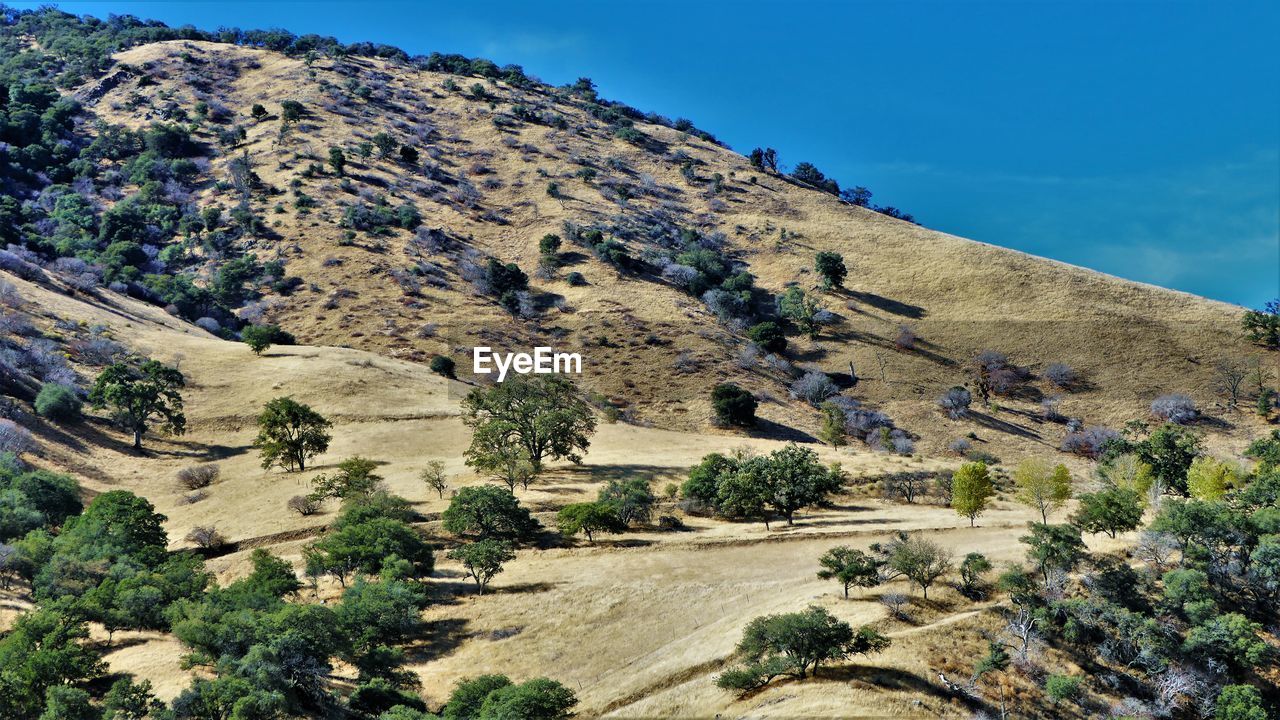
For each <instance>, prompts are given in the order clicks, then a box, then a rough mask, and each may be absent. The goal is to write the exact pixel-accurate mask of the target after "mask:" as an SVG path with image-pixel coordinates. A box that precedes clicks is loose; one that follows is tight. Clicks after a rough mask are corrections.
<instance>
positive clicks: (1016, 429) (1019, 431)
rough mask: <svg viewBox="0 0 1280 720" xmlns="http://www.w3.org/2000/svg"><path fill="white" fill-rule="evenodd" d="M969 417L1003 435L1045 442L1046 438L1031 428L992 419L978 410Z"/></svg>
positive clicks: (971, 411) (971, 412) (970, 412)
mask: <svg viewBox="0 0 1280 720" xmlns="http://www.w3.org/2000/svg"><path fill="white" fill-rule="evenodd" d="M967 417H968V418H970V419H971V420H973V421H974V422H975V423H977V424H979V425H981V426H982V427H985V428H988V429H991V430H996V431H998V432H1002V433H1008V434H1010V435H1016V436H1018V437H1024V438H1029V439H1031V440H1044V438H1043V437H1042V436H1041V435H1040V433H1038V432H1036V431H1034V430H1031V429H1030V428H1025V427H1023V426H1021V425H1015V424H1014V423H1011V422H1008V421H1007V420H1001V419H999V418H996V417H992V416H990V415H987V414H986V413H981V412H978V411H976V410H970V411H969V413H968V415H967Z"/></svg>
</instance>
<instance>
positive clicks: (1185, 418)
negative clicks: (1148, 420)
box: [1151, 393, 1199, 425]
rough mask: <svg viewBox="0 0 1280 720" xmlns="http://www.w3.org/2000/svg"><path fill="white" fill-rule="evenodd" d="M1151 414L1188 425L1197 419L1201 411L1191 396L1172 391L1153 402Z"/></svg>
mask: <svg viewBox="0 0 1280 720" xmlns="http://www.w3.org/2000/svg"><path fill="white" fill-rule="evenodd" d="M1151 414H1152V415H1155V416H1156V417H1158V418H1160V419H1161V420H1165V421H1167V422H1171V423H1177V424H1178V425H1186V424H1187V423H1189V422H1191V421H1193V420H1195V419H1196V416H1197V415H1199V412H1198V411H1197V410H1196V403H1195V401H1194V400H1192V399H1191V398H1189V397H1187V396H1186V395H1182V394H1180V393H1170V394H1168V395H1161V396H1160V397H1158V398H1156V399H1155V400H1153V401H1152V402H1151Z"/></svg>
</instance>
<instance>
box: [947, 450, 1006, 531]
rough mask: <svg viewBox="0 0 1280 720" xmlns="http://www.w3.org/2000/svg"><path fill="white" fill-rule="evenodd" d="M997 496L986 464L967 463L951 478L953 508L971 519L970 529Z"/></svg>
mask: <svg viewBox="0 0 1280 720" xmlns="http://www.w3.org/2000/svg"><path fill="white" fill-rule="evenodd" d="M995 494H996V489H995V485H993V484H992V483H991V473H990V472H988V470H987V465H986V463H982V462H971V463H965V464H964V465H961V466H960V468H959V469H958V470H956V471H955V473H954V474H953V475H952V476H951V507H952V509H954V510H955V511H956V512H957V513H959V514H960V515H963V516H964V517H967V518H969V527H973V526H974V522H975V521H976V520H977V518H978V516H979V515H981V514H982V513H983V512H984V511H985V510H986V509H987V505H988V504H990V502H991V498H993V497H995Z"/></svg>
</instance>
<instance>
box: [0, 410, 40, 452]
mask: <svg viewBox="0 0 1280 720" xmlns="http://www.w3.org/2000/svg"><path fill="white" fill-rule="evenodd" d="M35 449H36V441H35V440H33V439H32V437H31V433H30V431H28V430H27V429H26V428H24V427H22V426H21V425H19V424H17V423H15V422H14V421H12V420H8V419H5V418H0V453H13V454H14V455H15V456H18V457H21V456H22V455H24V454H26V453H29V452H31V451H33V450H35Z"/></svg>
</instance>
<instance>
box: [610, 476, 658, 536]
mask: <svg viewBox="0 0 1280 720" xmlns="http://www.w3.org/2000/svg"><path fill="white" fill-rule="evenodd" d="M597 499H598V500H599V501H600V502H602V503H607V504H609V505H612V506H613V509H614V513H615V514H616V515H617V516H618V520H619V521H621V522H622V524H623V525H624V526H626V525H630V524H631V523H633V522H649V517H650V514H651V512H652V510H653V504H654V502H655V501H656V498H654V496H653V491H651V490H650V489H649V481H648V480H646V479H644V478H640V477H633V478H627V479H625V480H610V481H609V482H608V484H606V485H605V486H604V487H602V488H600V494H599V497H598V498H597Z"/></svg>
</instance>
